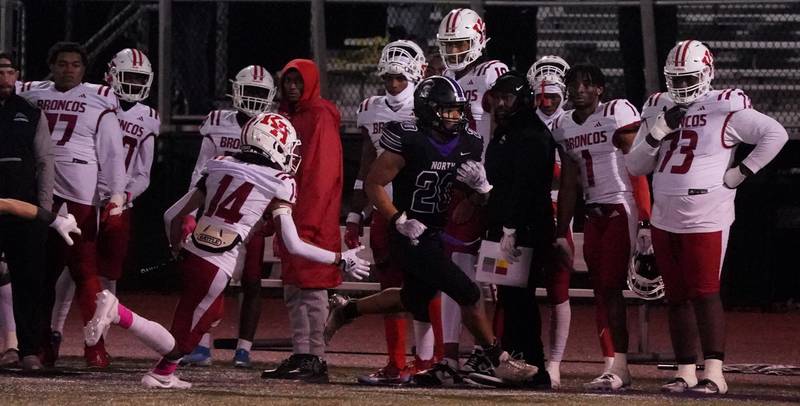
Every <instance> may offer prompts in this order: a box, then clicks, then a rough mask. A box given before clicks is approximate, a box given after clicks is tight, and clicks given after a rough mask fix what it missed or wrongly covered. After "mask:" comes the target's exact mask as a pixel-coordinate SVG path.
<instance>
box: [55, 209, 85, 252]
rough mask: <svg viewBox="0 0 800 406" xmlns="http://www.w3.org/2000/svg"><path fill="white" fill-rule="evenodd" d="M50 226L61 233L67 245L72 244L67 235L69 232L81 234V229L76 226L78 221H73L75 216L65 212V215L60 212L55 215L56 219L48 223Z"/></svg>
mask: <svg viewBox="0 0 800 406" xmlns="http://www.w3.org/2000/svg"><path fill="white" fill-rule="evenodd" d="M50 227H53V229H55V230H56V232H57V233H58V234H59V235H61V238H63V239H64V241H66V242H67V245H72V244H74V242H73V241H72V238H71V237H70V236H69V234H70V233H75V234H77V235H81V229H80V228H78V222H77V221H75V216H73V215H72V214H69V213H67V215H66V216H64V215H61V214H59V215H57V216H56V219H55V220H53V222H52V223H50Z"/></svg>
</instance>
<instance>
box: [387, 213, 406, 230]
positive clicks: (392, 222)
mask: <svg viewBox="0 0 800 406" xmlns="http://www.w3.org/2000/svg"><path fill="white" fill-rule="evenodd" d="M402 215H403V212H401V211H398V212H397V213H395V214H394V215H393V216H392V218H390V219H389V224H391V225H392V227H395V228H397V226H396V223H397V219H399V218H400V216H402Z"/></svg>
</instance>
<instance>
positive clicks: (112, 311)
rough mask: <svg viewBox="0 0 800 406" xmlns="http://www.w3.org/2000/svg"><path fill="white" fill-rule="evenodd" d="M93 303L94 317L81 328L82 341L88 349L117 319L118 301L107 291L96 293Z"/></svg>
mask: <svg viewBox="0 0 800 406" xmlns="http://www.w3.org/2000/svg"><path fill="white" fill-rule="evenodd" d="M94 303H95V305H96V307H95V310H94V316H93V317H92V319H91V320H89V322H88V323H86V326H85V327H84V328H83V339H84V340H85V341H86V346H88V347H92V346H94V345H96V344H97V343H98V342H99V341H100V339H101V338H103V336H104V335H105V334H106V332H107V331H108V328H109V327H110V326H111V323H113V322H114V320H116V319H117V317H118V305H119V300H118V299H117V297H116V296H114V294H112V293H111V292H109V291H108V290H103V291H102V292H99V293H97V300H95V302H94Z"/></svg>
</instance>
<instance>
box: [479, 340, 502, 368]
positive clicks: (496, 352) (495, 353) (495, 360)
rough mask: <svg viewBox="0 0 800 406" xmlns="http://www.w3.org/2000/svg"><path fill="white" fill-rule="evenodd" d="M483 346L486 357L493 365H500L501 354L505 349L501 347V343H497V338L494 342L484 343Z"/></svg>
mask: <svg viewBox="0 0 800 406" xmlns="http://www.w3.org/2000/svg"><path fill="white" fill-rule="evenodd" d="M481 348H483V353H484V354H486V357H487V358H489V361H491V362H492V365H494V366H498V365H500V354H502V353H503V349H502V348H500V345H499V344H497V340H496V339H495V340H494V342H493V343H492V344H490V345H482V346H481Z"/></svg>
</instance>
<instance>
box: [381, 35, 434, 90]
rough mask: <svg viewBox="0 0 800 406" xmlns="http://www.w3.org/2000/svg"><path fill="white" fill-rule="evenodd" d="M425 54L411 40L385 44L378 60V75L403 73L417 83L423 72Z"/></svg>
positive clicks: (410, 80) (409, 79)
mask: <svg viewBox="0 0 800 406" xmlns="http://www.w3.org/2000/svg"><path fill="white" fill-rule="evenodd" d="M425 67H426V65H425V54H424V53H423V52H422V49H421V48H420V47H419V46H418V45H417V44H415V43H414V42H412V41H406V40H399V41H394V42H390V43H388V44H386V46H385V47H383V51H382V52H381V59H380V60H379V61H378V76H384V75H403V76H405V78H406V79H407V80H408V81H409V82H413V83H417V82H419V81H420V80H422V76H423V74H424V73H425Z"/></svg>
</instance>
